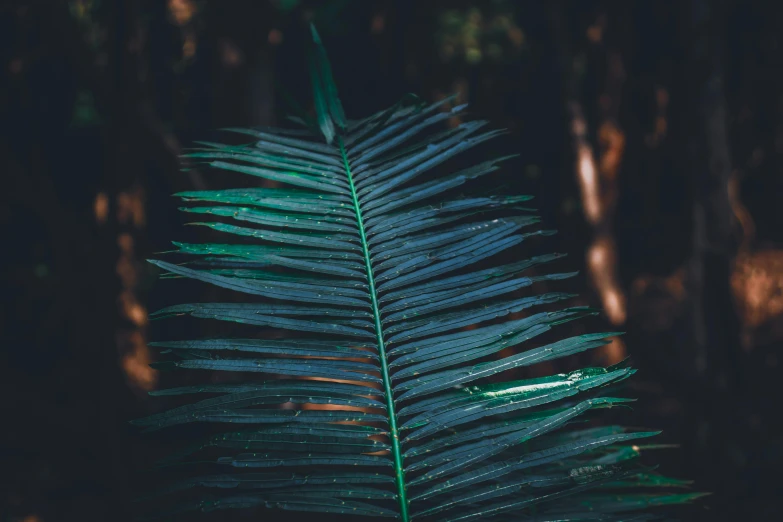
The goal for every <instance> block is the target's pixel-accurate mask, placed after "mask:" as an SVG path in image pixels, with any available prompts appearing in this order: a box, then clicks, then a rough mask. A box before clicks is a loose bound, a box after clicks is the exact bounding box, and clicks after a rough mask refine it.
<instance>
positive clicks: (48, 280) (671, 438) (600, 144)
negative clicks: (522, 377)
mask: <svg viewBox="0 0 783 522" xmlns="http://www.w3.org/2000/svg"><path fill="white" fill-rule="evenodd" d="M310 21H314V22H315V23H316V25H317V26H318V28H319V31H320V32H321V35H322V37H323V39H324V41H325V44H326V46H327V49H328V51H329V53H330V56H331V59H332V62H333V67H334V70H335V76H336V79H337V82H338V85H339V87H340V92H341V97H342V99H343V102H344V105H345V107H346V111H347V113H348V116H349V117H352V118H359V117H362V116H366V115H369V114H371V113H373V112H375V111H377V110H379V109H381V108H384V107H386V106H389V105H391V104H393V103H394V102H396V101H397V100H398V99H399V98H400V97H401V96H402V95H403V94H405V93H407V92H414V93H417V94H418V95H420V96H421V97H422V98H423V99H424V100H427V101H434V100H436V99H439V98H442V97H444V96H446V95H449V94H451V93H458V100H459V102H467V103H469V104H470V106H471V109H470V110H471V113H472V114H473V115H476V116H480V117H482V118H487V119H490V120H491V121H492V122H493V123H494V125H496V126H498V127H505V128H508V129H510V131H511V133H510V134H509V135H508V136H506V137H505V138H503V140H501V141H502V142H501V143H499V144H498V145H497V148H498V149H499V150H500V149H502V150H504V151H506V152H509V151H510V152H517V153H519V154H520V158H519V159H518V160H516V162H515V163H512V164H510V166H509V167H506V168H505V169H504V170H503V175H502V176H503V181H504V182H505V183H506V184H507V185H508V186H510V187H512V188H513V189H514V190H516V191H518V192H520V193H528V194H533V195H535V196H536V200H535V201H536V202H537V207H538V208H539V209H540V211H541V213H542V216H543V219H544V223H545V225H548V226H550V227H555V228H557V229H558V230H559V231H560V233H559V234H558V235H557V236H555V237H554V238H551V239H547V240H546V241H545V243H542V245H541V248H545V249H546V251H561V252H568V253H570V254H571V255H570V257H568V258H567V259H566V261H565V262H564V263H561V265H560V266H561V267H563V268H564V269H565V267H568V268H571V269H578V270H581V273H580V276H579V277H578V278H576V279H574V280H572V281H571V283H570V285H571V288H573V290H574V291H575V292H578V293H579V294H580V297H579V301H580V302H581V303H583V304H591V305H596V306H598V305H600V306H603V307H604V308H605V310H606V314H605V317H604V318H602V319H601V320H600V321H594V322H593V323H591V324H589V325H587V327H590V328H598V327H610V328H613V329H619V330H622V331H625V332H627V334H626V335H625V336H623V337H621V338H618V339H617V341H616V342H615V343H613V344H612V345H610V346H609V347H607V349H605V350H603V351H600V352H597V353H593V354H589V355H585V356H582V357H581V360H580V362H581V363H594V364H606V363H611V362H616V361H618V360H621V359H622V358H624V357H626V356H630V357H632V360H633V362H634V364H635V366H636V367H638V368H639V369H640V371H639V372H638V373H637V375H636V376H635V377H634V378H633V379H632V380H631V381H630V384H629V385H628V386H629V389H628V391H627V394H628V395H632V396H635V397H638V398H639V399H640V400H639V401H638V402H637V403H636V404H635V405H634V409H633V411H624V412H622V413H621V415H619V417H618V418H620V419H622V420H623V422H626V423H628V424H631V425H634V426H645V427H655V428H661V429H663V430H664V433H663V435H661V436H660V438H659V439H660V442H662V443H668V444H674V443H677V444H679V445H680V446H679V448H676V449H667V450H665V451H664V450H662V451H660V452H656V453H655V455H654V457H655V460H656V461H657V462H660V464H661V469H662V471H664V472H665V473H666V474H668V475H673V476H678V477H682V478H692V479H694V480H695V485H694V488H695V489H697V490H700V491H711V492H713V493H714V494H713V495H712V496H711V497H709V498H707V499H706V501H705V502H701V503H699V505H698V506H697V507H696V508H694V509H692V510H691V511H689V512H687V515H686V518H688V519H693V520H702V519H704V520H754V521H755V520H775V519H779V518H778V517H780V515H781V508H780V499H779V494H780V492H781V491H783V484H782V483H781V482H782V481H781V479H780V469H781V466H782V465H783V438H782V437H781V432H780V431H779V430H778V429H777V425H778V424H780V421H779V416H780V411H781V406H780V402H779V399H780V398H781V396H782V395H783V394H781V393H779V389H780V387H781V380H780V372H781V364H782V363H783V361H781V360H780V359H781V355H782V354H781V341H783V205H782V204H781V196H783V47H782V46H783V31H782V29H783V10H781V8H780V7H779V6H778V4H777V3H776V2H772V1H769V0H759V1H748V0H743V1H739V0H732V1H719V0H673V1H664V0H655V1H654V0H650V1H608V0H579V1H577V0H571V1H556V0H547V1H511V0H450V1H445V0H426V1H425V0H397V1H394V0H367V1H364V0H361V1H360V0H352V1H351V0H329V1H320V2H319V1H305V0H247V1H240V0H210V1H198V0H72V1H67V2H66V1H55V0H51V1H48V2H44V1H26V0H17V1H5V2H2V3H0V129H1V130H0V173H2V174H1V175H2V180H3V183H2V189H0V238H1V239H0V245H2V246H0V251H1V252H2V254H0V266H1V268H0V292H1V295H2V299H0V404H2V420H1V421H0V425H2V428H0V522H55V521H71V520H74V521H77V520H78V521H124V520H129V515H128V513H129V506H130V503H131V500H132V499H133V497H134V496H135V495H136V494H137V492H138V489H139V483H140V482H143V481H144V479H143V475H138V472H139V471H140V470H142V469H143V468H144V466H145V464H147V463H149V460H150V457H149V455H150V453H151V452H153V453H154V451H153V449H151V448H152V446H153V445H154V444H155V443H154V442H152V441H150V440H149V438H145V437H142V436H140V435H139V434H137V433H136V431H135V430H134V429H132V427H131V426H129V425H128V423H127V421H128V420H129V419H132V418H134V417H138V416H140V415H143V414H144V413H147V412H150V411H153V410H155V409H156V408H158V406H156V405H155V404H154V403H155V402H156V401H154V400H150V398H149V397H148V396H147V394H146V392H147V391H149V390H151V389H154V388H155V387H157V386H159V385H160V379H161V376H160V375H159V374H158V373H157V372H155V371H154V370H152V369H151V368H149V367H148V366H147V363H148V362H149V361H150V360H151V358H152V355H151V354H150V352H149V351H148V349H147V347H146V340H147V339H148V338H150V337H154V336H155V335H156V334H155V332H156V331H160V328H161V326H159V325H158V324H157V323H155V324H154V325H150V324H148V310H154V309H156V308H158V307H160V306H161V305H162V304H163V303H169V302H171V301H170V298H168V297H167V293H168V292H171V291H173V290H174V287H172V286H169V285H170V283H167V282H166V281H163V282H162V283H161V282H159V281H158V279H157V273H156V272H155V270H154V267H152V265H149V264H147V263H145V262H144V259H146V258H147V257H149V256H151V255H152V254H153V253H155V252H160V251H164V250H167V249H168V248H169V245H170V243H169V241H170V240H172V239H183V238H185V237H187V234H193V232H190V231H188V230H185V229H184V228H183V227H182V224H183V223H184V222H185V216H182V215H180V214H179V213H178V212H177V210H176V208H177V201H176V199H174V198H172V197H170V195H171V194H172V193H174V192H176V191H180V190H188V189H201V188H217V187H220V186H221V185H220V181H221V180H220V177H219V176H220V175H219V174H216V173H215V172H208V171H203V170H198V169H196V170H188V171H186V172H181V171H180V168H181V167H183V166H186V165H183V164H182V162H181V160H180V158H179V154H180V153H181V151H182V148H183V147H187V146H188V145H189V144H190V143H191V142H192V140H194V139H210V138H213V137H215V135H216V133H215V129H217V128H220V127H224V126H241V125H244V126H259V125H260V126H266V125H280V124H286V120H285V115H286V114H288V113H290V112H291V111H293V110H294V108H295V106H296V104H299V105H301V106H302V107H304V108H305V109H309V108H310V102H309V100H310V93H309V83H308V80H307V76H306V67H305V61H304V56H305V49H306V45H307V42H308V38H309V36H308V33H307V23H308V22H310ZM455 123H456V122H455ZM542 253H543V250H542ZM176 288H183V287H182V286H177V287H176ZM190 291H191V292H193V295H195V297H196V298H198V297H199V296H203V295H204V293H205V292H207V290H205V289H204V288H203V287H202V286H199V285H191V286H190ZM198 292H202V294H199V293H198ZM599 323H603V324H599ZM562 369H563V368H562V367H561V365H550V366H548V367H546V368H536V369H534V371H535V372H538V373H543V372H553V371H561V370H562ZM528 374H530V372H528ZM613 414H614V412H612V415H613ZM139 477H142V478H139ZM776 494H777V497H776ZM776 515H777V516H776ZM264 516H265V515H261V517H262V519H263V517H264ZM291 516H293V517H294V518H296V516H295V515H289V520H290V517H291ZM232 517H233V518H232ZM241 517H242V515H233V514H232V515H230V516H226V517H225V518H224V519H223V520H240V519H243V520H244V519H246V518H241Z"/></svg>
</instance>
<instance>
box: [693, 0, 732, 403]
mask: <svg viewBox="0 0 783 522" xmlns="http://www.w3.org/2000/svg"><path fill="white" fill-rule="evenodd" d="M725 7H726V6H725V5H724V3H722V2H712V1H709V0H691V1H690V2H687V3H683V6H682V8H683V9H685V11H686V12H685V13H683V14H684V16H683V19H684V20H685V21H686V23H685V24H683V30H684V35H683V38H682V40H683V43H684V44H685V45H686V49H687V57H686V60H685V63H684V64H683V65H684V66H685V67H684V73H685V74H684V79H685V99H686V100H688V101H689V103H688V104H687V108H686V111H687V113H686V114H685V115H684V116H685V118H686V120H685V128H686V129H687V133H686V134H685V138H687V141H686V143H687V150H686V151H684V152H685V153H686V154H685V155H684V158H685V160H684V161H685V163H684V167H685V168H683V172H690V176H691V177H690V184H691V190H692V195H693V209H692V212H693V213H692V225H691V226H692V245H693V246H692V250H691V253H690V257H689V259H688V262H687V277H686V281H687V284H688V285H689V292H688V295H689V296H690V299H691V302H690V306H689V317H688V323H687V325H688V326H687V328H688V332H687V336H686V344H685V346H683V349H682V350H681V351H680V357H681V359H680V361H679V362H680V367H681V368H682V370H684V371H685V373H686V376H688V375H695V376H696V378H697V381H699V382H698V384H700V385H703V386H706V387H707V389H713V390H715V389H726V388H733V387H734V385H736V384H737V381H738V380H739V377H740V375H739V368H738V360H737V355H738V352H737V351H738V349H739V346H740V343H739V321H738V318H737V314H736V312H735V309H734V303H733V299H732V294H731V287H730V275H731V269H732V263H733V259H734V254H735V245H734V240H733V225H734V219H733V214H732V209H731V204H730V200H729V192H728V187H729V181H730V175H731V168H732V167H731V158H730V151H729V142H728V136H727V122H726V101H725V94H724V84H723V82H724V80H723V70H722V56H721V52H722V48H721V45H722V42H723V41H724V37H725V34H726V31H725V27H724V25H725V23H726V19H725V11H726V9H725Z"/></svg>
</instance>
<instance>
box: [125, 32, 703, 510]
mask: <svg viewBox="0 0 783 522" xmlns="http://www.w3.org/2000/svg"><path fill="white" fill-rule="evenodd" d="M313 37H314V52H313V54H312V57H311V62H310V69H311V77H312V84H313V90H314V99H315V108H316V114H317V118H316V121H317V125H318V129H316V130H315V131H313V132H310V130H305V131H304V133H302V132H297V133H292V132H285V131H276V130H274V129H265V130H252V129H229V130H231V131H234V132H236V133H241V134H242V135H243V136H245V137H247V136H250V137H252V138H253V140H255V142H254V143H252V144H250V145H242V146H235V145H222V144H218V143H212V142H201V143H199V146H200V147H199V148H197V149H194V150H193V151H192V152H190V153H189V154H188V157H189V158H190V159H191V161H194V162H204V163H206V164H208V165H209V166H211V167H213V168H215V169H222V170H227V171H232V172H238V173H241V174H246V175H249V176H254V177H258V178H262V179H264V180H268V181H273V182H277V183H281V184H283V186H282V187H280V188H243V189H237V188H228V189H225V190H214V191H199V192H183V193H180V194H178V196H179V197H180V198H181V199H182V200H183V202H184V203H185V205H186V206H185V207H183V210H184V211H186V212H188V213H191V214H196V215H198V217H199V218H202V219H204V220H205V221H204V222H199V223H197V224H199V225H202V226H206V227H209V228H210V229H212V230H214V231H216V232H218V233H220V235H222V236H225V237H226V240H225V243H207V244H191V243H175V246H176V247H177V248H178V253H180V254H184V255H187V256H189V257H188V261H187V262H186V263H182V264H175V263H171V262H165V261H157V260H156V261H152V262H153V263H154V264H156V265H157V266H158V267H160V268H161V269H163V270H165V271H167V272H168V273H170V274H172V275H175V276H179V277H185V278H190V279H195V280H198V281H202V282H205V283H209V284H212V285H215V286H218V287H222V288H225V289H228V290H231V291H234V292H236V293H237V294H244V295H245V298H243V300H242V302H230V303H191V304H180V305H175V306H170V307H167V308H165V309H163V310H160V311H159V312H157V313H156V314H154V316H155V317H159V318H163V317H171V316H185V315H187V316H191V317H196V318H202V319H212V320H215V321H223V322H231V323H241V324H244V325H249V326H252V327H260V328H258V329H257V330H256V331H257V332H258V337H257V338H255V337H251V338H247V337H244V338H213V339H186V340H172V341H159V342H156V343H152V345H153V346H155V347H158V348H160V349H162V352H163V353H164V354H167V356H168V357H169V358H168V359H167V360H164V361H161V362H159V363H156V364H157V365H158V366H159V367H161V368H166V369H172V370H209V371H220V372H225V374H226V375H227V376H228V377H227V378H226V380H225V381H224V382H222V383H217V384H214V383H213V384H204V385H188V386H182V387H178V388H172V389H168V390H160V391H157V392H155V395H166V396H195V397H197V398H195V399H194V400H193V401H191V402H190V403H188V404H185V405H183V406H179V407H176V408H173V409H171V410H168V411H166V412H163V413H159V414H155V415H152V416H149V417H147V418H144V419H139V420H137V421H135V423H136V424H137V425H139V426H141V427H144V428H146V429H147V430H157V429H161V428H168V427H171V426H176V425H181V424H189V423H206V424H208V425H209V426H213V427H214V429H215V430H216V431H215V433H213V434H209V435H207V436H205V438H203V439H202V440H200V441H195V442H193V443H192V444H187V445H185V447H184V448H183V449H182V450H181V451H179V452H178V453H177V454H175V455H171V456H170V457H169V458H167V459H166V460H165V461H164V462H163V463H162V465H164V466H165V467H169V468H171V467H173V468H176V469H178V470H182V469H187V468H188V466H190V465H193V464H204V463H205V462H206V463H207V464H208V468H209V472H208V473H207V474H203V475H198V476H195V477H193V476H187V475H185V476H187V478H184V479H180V480H179V481H178V482H177V481H175V482H174V483H173V484H171V486H170V487H169V488H168V489H167V490H165V491H159V492H158V493H167V494H170V495H172V496H173V497H172V498H174V500H173V507H172V508H171V511H167V512H166V513H178V512H187V511H191V510H201V511H212V510H219V509H226V508H250V507H258V506H267V507H274V508H279V509H284V510H300V511H314V512H328V513H345V514H348V513H350V514H361V515H368V516H388V517H396V518H399V519H401V520H403V521H408V520H411V519H412V518H416V519H419V518H422V519H432V520H455V521H456V520H460V521H468V520H479V519H480V520H510V519H512V518H513V519H514V520H540V521H543V520H593V519H600V520H615V519H617V520H619V519H620V518H622V519H623V520H648V519H649V518H650V517H653V515H649V514H645V513H641V514H639V513H637V514H631V515H629V513H635V512H640V511H645V510H646V509H647V508H648V507H650V506H656V505H668V504H671V503H679V502H685V501H689V500H692V499H693V498H695V497H694V495H689V494H681V493H678V494H669V493H667V492H662V493H661V494H657V495H656V494H653V495H651V494H649V493H637V492H631V493H628V489H629V488H649V487H659V488H678V487H682V486H683V485H684V484H683V483H682V482H680V481H675V480H672V479H668V478H666V477H662V476H660V475H657V474H656V473H654V472H652V471H651V470H649V469H646V468H644V467H642V466H641V465H639V464H638V462H637V459H636V457H638V455H639V446H638V445H636V444H638V442H637V441H639V440H640V439H643V438H647V437H650V436H653V435H655V432H632V431H628V430H625V429H623V428H620V427H617V426H608V427H603V428H594V427H586V426H585V424H584V422H580V421H582V420H585V419H589V418H590V415H591V412H593V411H595V410H597V409H601V408H608V407H612V406H616V405H619V404H623V403H626V402H628V399H625V398H619V397H611V396H604V395H603V394H604V393H605V390H606V388H607V387H608V386H610V385H613V384H616V383H619V382H621V381H623V380H624V379H626V378H628V377H630V376H631V375H632V374H633V373H634V370H632V369H630V368H627V367H610V368H584V369H581V370H577V371H573V372H571V373H568V374H559V375H552V376H549V377H544V378H536V379H526V380H519V381H513V382H508V381H505V382H492V381H490V378H497V377H498V376H502V375H504V372H506V371H507V370H512V369H517V368H522V367H526V366H530V365H533V364H537V363H540V362H543V361H551V360H553V359H556V358H560V357H565V356H568V355H572V354H576V353H580V352H583V351H585V350H590V349H593V348H596V347H599V346H603V345H605V344H606V343H608V342H610V341H609V338H610V337H612V336H615V335H618V334H617V333H616V332H602V333H595V334H585V335H579V336H575V337H567V338H562V339H560V340H545V341H539V339H540V338H541V337H542V336H545V335H546V334H550V333H551V332H552V331H553V330H556V329H557V326H558V325H561V324H563V323H567V322H569V321H573V320H578V319H582V318H584V317H587V316H591V315H595V314H596V313H597V312H596V311H595V310H592V309H589V308H562V309H555V310H552V309H551V305H555V304H557V303H560V302H561V301H564V300H567V299H568V298H570V297H572V295H571V294H568V293H565V292H548V293H536V292H535V288H536V287H537V285H538V283H541V282H542V281H547V282H552V283H553V284H555V285H560V284H561V283H557V282H558V281H559V280H562V279H566V278H568V277H572V276H573V275H575V274H574V273H559V272H551V273H547V274H543V275H542V274H539V275H529V274H528V272H529V269H530V268H532V267H534V266H535V267H547V266H549V265H550V264H551V263H553V262H554V261H556V260H557V259H559V258H561V257H562V256H561V255H560V254H544V255H535V256H529V257H527V258H521V259H520V258H518V257H517V253H516V252H518V250H512V249H514V248H515V247H518V246H519V245H520V244H521V245H522V247H523V248H525V247H526V245H527V243H529V242H533V241H534V239H535V238H536V237H537V236H543V235H547V234H550V233H551V232H550V231H547V230H539V229H536V228H535V227H536V225H537V224H538V222H539V219H538V217H537V216H535V214H533V211H532V210H531V209H530V208H528V207H526V206H525V204H526V202H527V201H528V200H529V199H531V198H530V197H529V196H507V195H495V196H482V197H476V196H470V195H463V194H462V193H461V192H460V191H462V190H466V189H467V188H468V185H469V183H470V182H471V180H474V179H476V178H478V177H481V176H485V175H488V174H490V173H492V172H495V171H497V170H499V169H500V168H501V166H502V163H503V161H504V160H506V159H508V158H509V157H504V158H498V159H494V160H487V161H483V162H481V163H478V164H476V165H471V166H468V167H465V166H464V165H463V166H462V167H461V168H458V169H457V168H454V166H453V165H454V160H455V159H457V160H458V159H460V158H461V157H462V156H461V153H463V152H464V151H467V150H470V149H473V148H474V147H476V146H478V145H479V144H481V143H483V142H485V141H487V140H489V139H491V138H493V137H495V136H497V135H499V134H501V133H502V131H498V130H486V122H482V121H470V122H466V123H462V124H461V125H459V126H457V127H455V128H453V129H446V130H443V127H442V124H443V123H444V122H445V121H446V120H447V119H449V118H451V117H452V116H453V115H454V114H456V113H459V112H460V111H462V110H463V109H464V107H463V106H458V107H454V108H452V109H447V107H448V104H450V103H451V102H452V101H453V100H450V99H448V100H444V101H440V102H436V103H434V104H431V105H428V106H427V105H425V104H423V103H421V101H420V100H418V98H415V97H413V96H410V97H407V98H405V99H404V100H403V101H402V102H400V103H399V104H397V105H396V106H394V107H392V108H390V109H388V110H385V111H382V112H379V113H378V114H376V115H373V116H371V117H369V118H367V119H364V120H359V121H349V120H346V118H345V115H344V113H343V108H342V104H341V103H340V100H339V98H338V96H337V89H336V87H335V83H334V80H333V78H332V73H331V69H330V66H329V63H328V61H327V59H326V54H325V51H324V49H323V47H322V45H321V42H320V39H319V37H318V35H317V33H316V32H315V29H313ZM511 252H514V255H513V256H512V255H510V253H511ZM504 255H505V257H506V258H508V257H511V258H513V259H516V260H515V261H513V262H507V261H506V262H501V261H498V260H499V259H502V258H503V256H504ZM531 289H533V290H534V291H533V293H530V290H531ZM269 329H271V331H273V332H277V331H278V330H283V331H285V332H286V336H285V337H284V338H282V339H280V338H271V337H270V336H269V335H266V332H267V331H268V330H269ZM198 396H201V397H206V398H198ZM227 424H234V425H236V426H232V427H231V430H228V429H227V428H228V427H227V426H226V425H227ZM629 443H632V444H631V445H629ZM618 491H619V492H620V493H618Z"/></svg>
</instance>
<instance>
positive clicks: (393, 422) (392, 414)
mask: <svg viewBox="0 0 783 522" xmlns="http://www.w3.org/2000/svg"><path fill="white" fill-rule="evenodd" d="M337 143H338V145H339V147H340V155H341V156H342V160H343V166H344V168H345V174H346V176H347V177H348V185H349V187H350V189H351V200H352V202H353V207H354V211H355V212H356V222H357V225H358V227H359V237H360V239H361V242H362V254H363V255H364V266H365V269H366V270H367V283H368V285H369V287H370V288H369V290H370V299H371V301H372V314H373V319H374V322H375V336H376V339H377V341H378V358H379V359H380V362H381V379H382V380H383V390H384V394H385V396H386V411H387V414H388V416H389V438H390V439H391V444H392V456H393V458H394V474H395V482H396V484H397V497H398V500H399V503H400V520H402V522H409V517H408V499H407V495H406V492H405V471H404V468H403V465H402V450H401V445H400V439H399V433H398V430H397V412H396V410H395V409H394V394H393V392H392V386H391V377H389V368H388V364H387V361H386V346H385V344H384V341H383V326H382V325H381V313H380V310H379V308H378V298H377V295H376V291H375V278H374V276H373V272H372V262H371V261H370V250H369V246H368V244H367V236H366V235H365V232H364V220H363V219H362V209H361V206H360V205H359V198H358V196H357V194H356V186H355V185H354V182H353V175H352V174H351V165H350V163H349V162H348V155H347V154H346V152H345V145H344V144H343V140H342V138H339V137H338V138H337Z"/></svg>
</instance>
